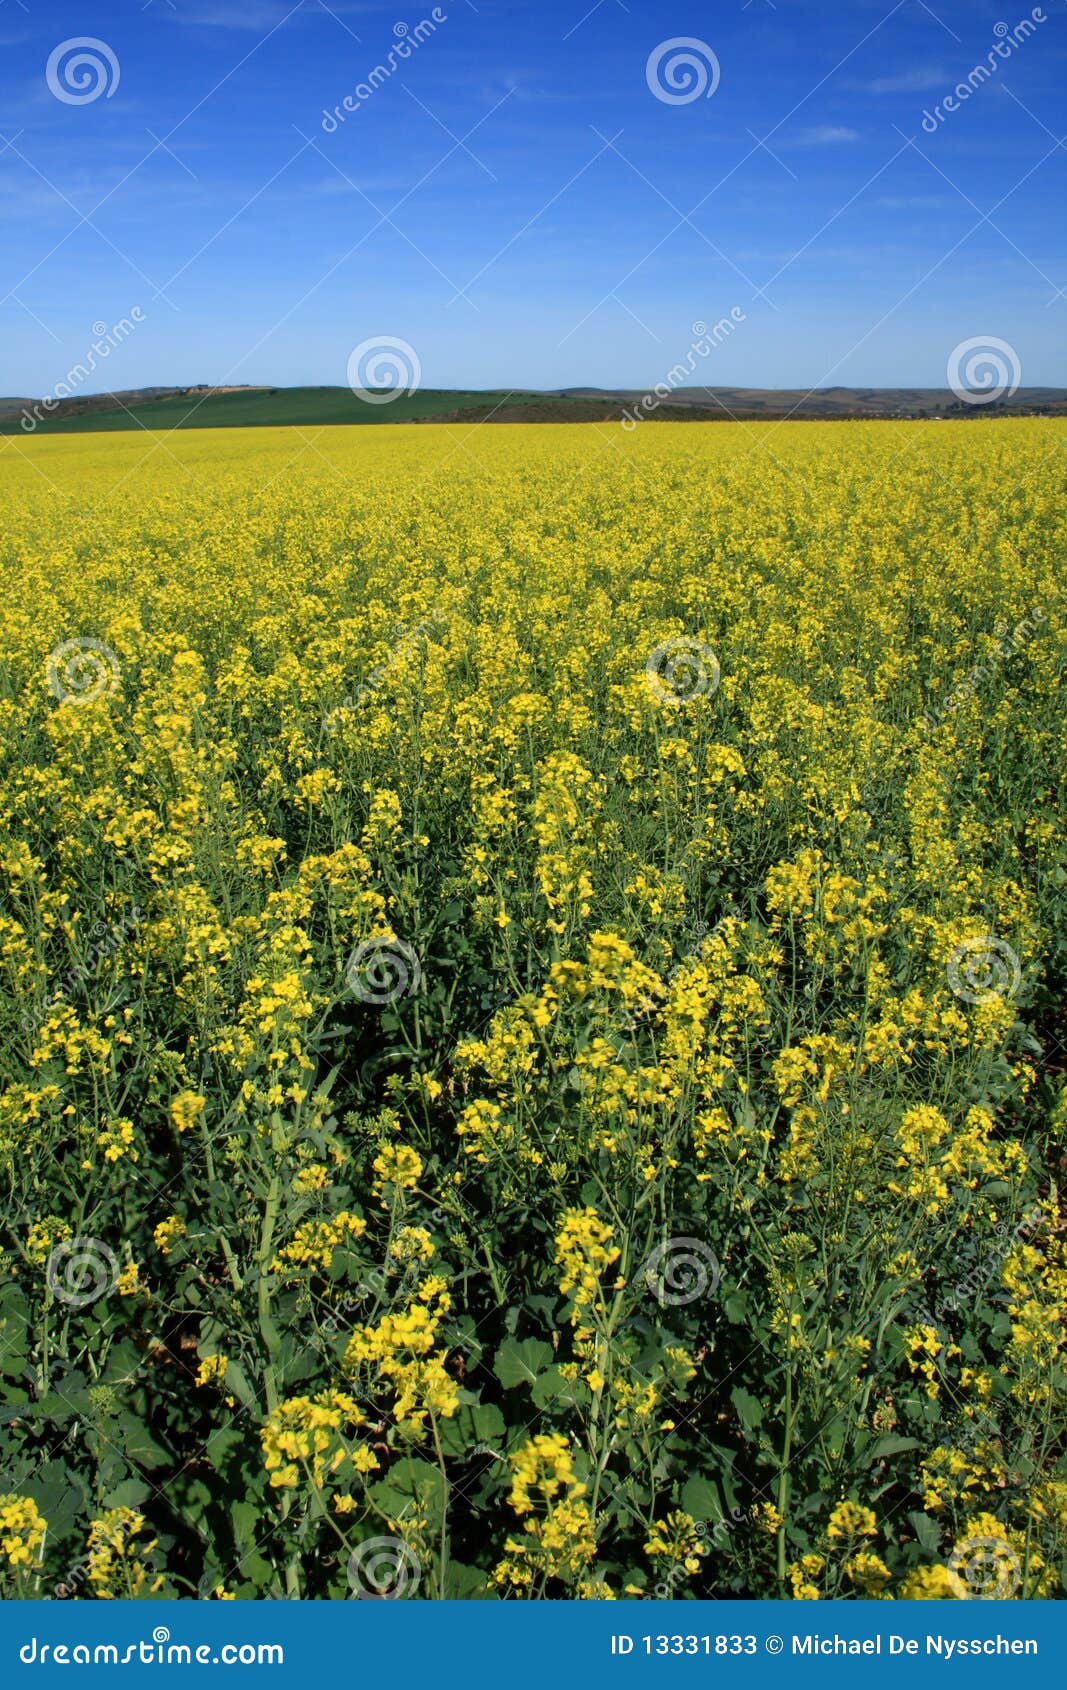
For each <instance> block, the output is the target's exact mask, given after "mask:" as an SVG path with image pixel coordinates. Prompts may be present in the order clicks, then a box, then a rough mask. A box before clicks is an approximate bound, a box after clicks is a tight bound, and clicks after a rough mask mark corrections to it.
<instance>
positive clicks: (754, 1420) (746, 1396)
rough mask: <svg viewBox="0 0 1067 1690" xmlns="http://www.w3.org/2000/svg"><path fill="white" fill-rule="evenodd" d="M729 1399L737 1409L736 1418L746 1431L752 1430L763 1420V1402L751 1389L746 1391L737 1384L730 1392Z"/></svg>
mask: <svg viewBox="0 0 1067 1690" xmlns="http://www.w3.org/2000/svg"><path fill="white" fill-rule="evenodd" d="M730 1401H731V1402H732V1403H733V1405H734V1407H735V1408H736V1410H737V1413H738V1418H739V1419H740V1421H741V1424H742V1426H743V1427H744V1428H745V1431H746V1432H754V1431H755V1430H756V1427H757V1426H759V1425H760V1423H761V1422H762V1420H763V1404H762V1403H761V1402H760V1400H759V1398H758V1397H754V1396H753V1395H752V1393H751V1391H746V1390H744V1389H743V1387H742V1386H740V1385H738V1386H737V1387H736V1389H735V1390H732V1391H731V1392H730Z"/></svg>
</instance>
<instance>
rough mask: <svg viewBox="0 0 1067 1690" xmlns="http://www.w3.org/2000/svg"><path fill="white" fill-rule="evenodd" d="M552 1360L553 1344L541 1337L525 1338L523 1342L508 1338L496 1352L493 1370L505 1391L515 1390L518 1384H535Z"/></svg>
mask: <svg viewBox="0 0 1067 1690" xmlns="http://www.w3.org/2000/svg"><path fill="white" fill-rule="evenodd" d="M551 1361H552V1346H551V1344H546V1343H544V1342H543V1341H542V1340H541V1339H540V1338H524V1339H523V1340H522V1342H521V1343H517V1342H516V1341H515V1339H514V1338H507V1339H505V1341H504V1342H503V1343H502V1344H501V1346H500V1348H499V1349H498V1350H497V1352H496V1360H495V1361H494V1363H493V1372H494V1373H495V1374H496V1376H497V1378H498V1379H499V1380H500V1383H501V1384H502V1385H503V1387H504V1389H505V1391H513V1390H515V1388H516V1386H518V1385H533V1384H535V1383H536V1381H537V1378H538V1375H539V1374H541V1373H543V1372H544V1370H545V1368H546V1367H548V1366H549V1365H550V1363H551Z"/></svg>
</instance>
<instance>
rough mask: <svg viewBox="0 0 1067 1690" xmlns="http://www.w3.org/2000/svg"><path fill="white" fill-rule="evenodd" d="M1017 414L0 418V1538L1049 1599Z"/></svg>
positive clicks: (1035, 888)
mask: <svg viewBox="0 0 1067 1690" xmlns="http://www.w3.org/2000/svg"><path fill="white" fill-rule="evenodd" d="M1064 444H1065V439H1064V429H1063V426H1062V425H1061V424H1060V423H1058V422H1055V421H1048V420H1045V419H1027V420H1012V421H989V420H985V419H983V420H981V421H975V420H972V421H967V422H946V423H943V424H940V425H939V426H937V427H934V426H931V425H929V424H921V423H888V422H887V423H870V424H864V425H859V424H852V425H846V424H837V425H829V424H826V425H822V424H809V423H793V424H789V425H786V426H783V425H771V424H760V425H755V426H752V427H749V426H744V427H742V426H738V427H735V428H728V427H726V426H721V427H711V426H697V425H693V426H689V427H686V428H682V427H673V428H654V427H651V426H650V427H648V428H646V429H643V430H639V431H635V432H633V433H632V434H630V435H627V436H626V437H625V440H624V441H623V440H622V439H621V438H620V437H618V436H617V435H616V434H615V433H609V432H608V431H606V430H605V429H602V428H600V427H592V426H590V427H586V426H576V427H562V426H559V427H557V426H544V427H540V428H532V427H530V428H527V427H509V428H503V427H502V428H499V429H489V428H478V427H469V428H468V427H466V426H456V427H451V426H448V427H437V426H433V427H431V426H420V427H417V428H416V427H406V428H405V427H390V426H383V427H376V428H374V429H369V428H368V429H350V430H344V429H335V430H334V429H326V430H322V431H319V432H318V433H317V434H316V435H315V436H314V437H313V438H309V437H307V436H306V435H305V434H303V433H297V432H295V431H293V432H290V431H287V430H262V431H258V430H252V431H230V430H219V431H213V432H210V431H204V432H195V433H193V432H190V433H185V434H173V435H168V436H149V435H144V434H130V435H121V434H117V435H108V436H105V437H101V438H99V439H96V438H93V437H91V436H53V437H50V438H41V439H39V440H34V441H32V442H31V441H26V442H17V441H11V442H9V443H6V444H4V443H0V446H2V449H0V483H2V486H3V492H4V498H3V501H2V504H0V557H2V562H3V576H2V585H0V680H2V684H0V725H2V738H0V756H2V768H0V883H2V887H3V903H2V906H0V927H2V935H3V946H2V967H3V971H4V991H3V998H2V1002H0V1017H2V1018H3V1037H2V1040H0V1047H2V1054H0V1160H2V1163H3V1176H4V1187H5V1205H4V1216H3V1221H2V1223H0V1228H2V1229H0V1251H2V1254H0V1397H2V1400H3V1404H4V1408H3V1414H2V1415H0V1585H2V1587H3V1589H4V1591H5V1593H7V1594H13V1595H17V1596H31V1597H33V1596H45V1595H48V1594H49V1593H51V1592H53V1591H54V1589H55V1587H56V1585H57V1583H62V1584H63V1589H64V1593H65V1594H73V1595H75V1596H76V1597H79V1598H83V1599H94V1598H95V1599H99V1598H108V1597H117V1596H131V1595H132V1596H137V1597H144V1598H155V1599H158V1598H160V1597H171V1598H178V1597H184V1596H194V1595H198V1594H199V1595H202V1596H208V1597H220V1598H230V1597H234V1596H236V1597H239V1598H248V1597H277V1596H289V1597H311V1598H338V1597H340V1598H344V1597H347V1596H349V1595H350V1594H352V1593H353V1592H355V1593H356V1594H359V1593H361V1588H362V1587H361V1586H360V1579H361V1577H364V1576H365V1575H364V1574H363V1573H362V1572H361V1569H364V1568H366V1567H367V1566H369V1565H371V1563H372V1561H373V1560H374V1557H375V1556H376V1555H377V1556H379V1558H380V1547H381V1544H382V1542H383V1540H384V1542H385V1543H386V1544H387V1545H389V1546H391V1554H392V1558H393V1564H394V1566H395V1569H396V1571H397V1575H398V1588H397V1590H396V1592H395V1594H404V1595H407V1596H417V1597H418V1598H419V1599H423V1598H429V1599H439V1598H457V1597H458V1598H463V1599H473V1598H482V1599H491V1600H537V1599H540V1598H571V1599H580V1600H611V1599H612V1598H622V1597H641V1596H648V1597H652V1596H654V1595H659V1596H662V1595H669V1596H671V1597H673V1598H689V1597H701V1596H731V1595H740V1596H754V1597H771V1596H779V1595H781V1596H788V1597H794V1598H796V1599H798V1600H805V1599H813V1598H817V1597H833V1598H840V1599H843V1600H848V1599H854V1598H864V1597H866V1598H870V1597H877V1598H879V1599H895V1600H901V1599H903V1600H912V1599H924V1598H937V1597H949V1598H956V1599H974V1598H982V1597H984V1596H989V1595H995V1596H1010V1597H1016V1598H1020V1599H1021V1598H1033V1597H1041V1598H1054V1597H1056V1596H1062V1595H1063V1588H1062V1585H1061V1580H1060V1568H1061V1567H1062V1565H1063V1564H1064V1549H1065V1527H1067V1473H1065V1472H1064V1468H1063V1457H1062V1452H1063V1450H1064V1424H1063V1413H1064V1401H1065V1395H1064V1332H1065V1327H1064V1311H1065V1300H1067V1255H1065V1250H1064V1233H1063V1223H1062V1219H1061V1209H1060V1201H1059V1189H1058V1183H1057V1182H1058V1178H1059V1170H1060V1166H1061V1161H1060V1157H1061V1154H1062V1150H1061V1138H1062V1129H1063V1125H1064V1121H1065V1119H1067V1102H1065V1095H1064V1082H1063V1055H1062V1053H1063V1046H1062V1043H1061V1042H1060V1030H1061V1028H1062V999H1063V991H1064V984H1065V982H1064V974H1065V967H1067V935H1065V929H1064V920H1063V917H1064V909H1065V907H1067V843H1065V840H1067V831H1065V827H1064V821H1065V816H1064V808H1065V793H1067V785H1065V783H1064V781H1063V767H1064V749H1065V746H1064V739H1065V729H1064V723H1065V720H1067V713H1065V711H1064V687H1063V673H1064V663H1065V657H1067V610H1065V602H1064V581H1065V576H1064V540H1065V532H1067V518H1065V515H1064V510H1063V505H1062V500H1061V497H1060V495H1061V492H1062V468H1061V466H1062V454H1063V449H1064ZM964 681H966V684H961V683H963V682H964ZM374 1564H375V1565H377V1564H378V1563H377V1562H375V1563H374ZM72 1568H73V1569H75V1571H74V1572H73V1573H72V1571H71V1569H72ZM375 1581H376V1585H377V1582H380V1581H379V1575H378V1574H376V1575H375ZM363 1593H365V1592H363Z"/></svg>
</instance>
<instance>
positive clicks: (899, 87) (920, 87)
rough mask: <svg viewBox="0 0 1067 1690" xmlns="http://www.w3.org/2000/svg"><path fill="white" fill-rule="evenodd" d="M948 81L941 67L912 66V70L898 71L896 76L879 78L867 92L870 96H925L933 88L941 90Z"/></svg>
mask: <svg viewBox="0 0 1067 1690" xmlns="http://www.w3.org/2000/svg"><path fill="white" fill-rule="evenodd" d="M945 80H946V73H945V72H944V71H943V70H942V69H941V67H940V65H912V67H911V69H910V70H902V71H898V72H897V73H896V75H894V76H877V77H875V79H874V81H873V82H868V84H867V91H868V93H870V94H925V93H927V92H928V91H929V89H931V88H940V87H942V86H943V84H944V82H945Z"/></svg>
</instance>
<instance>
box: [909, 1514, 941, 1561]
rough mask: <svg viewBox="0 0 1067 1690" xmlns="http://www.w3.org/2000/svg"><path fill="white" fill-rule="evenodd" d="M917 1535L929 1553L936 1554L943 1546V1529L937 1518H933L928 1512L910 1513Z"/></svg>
mask: <svg viewBox="0 0 1067 1690" xmlns="http://www.w3.org/2000/svg"><path fill="white" fill-rule="evenodd" d="M908 1519H909V1520H910V1522H911V1525H912V1529H913V1530H914V1532H915V1536H916V1537H917V1538H918V1540H919V1542H920V1544H921V1545H922V1547H923V1548H924V1549H925V1550H926V1553H927V1554H928V1555H936V1554H937V1552H938V1550H939V1549H940V1547H941V1529H940V1527H939V1526H938V1524H937V1521H936V1520H931V1518H930V1516H929V1515H928V1514H918V1513H915V1514H909V1515H908Z"/></svg>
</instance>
